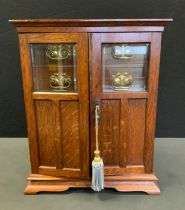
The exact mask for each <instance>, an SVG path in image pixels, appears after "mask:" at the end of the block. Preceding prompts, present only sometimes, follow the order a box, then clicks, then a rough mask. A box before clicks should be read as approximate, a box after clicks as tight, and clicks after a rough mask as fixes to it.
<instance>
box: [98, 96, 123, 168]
mask: <svg viewBox="0 0 185 210" xmlns="http://www.w3.org/2000/svg"><path fill="white" fill-rule="evenodd" d="M119 107H120V101H119V100H102V102H101V120H100V127H99V129H100V151H101V155H102V158H103V160H104V164H105V165H106V166H112V165H113V166H114V165H118V164H119V160H118V149H119V148H118V145H119Z"/></svg>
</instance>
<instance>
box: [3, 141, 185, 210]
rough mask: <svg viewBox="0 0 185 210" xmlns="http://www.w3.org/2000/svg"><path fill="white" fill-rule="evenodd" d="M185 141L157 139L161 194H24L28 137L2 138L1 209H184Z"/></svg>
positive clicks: (77, 191) (27, 159)
mask: <svg viewBox="0 0 185 210" xmlns="http://www.w3.org/2000/svg"><path fill="white" fill-rule="evenodd" d="M184 153H185V141H183V140H182V139H157V140H156V144H155V169H156V172H157V175H158V177H159V179H160V181H159V185H160V188H161V195H160V196H148V195H146V194H144V193H118V192H116V191H114V190H104V191H102V192H100V193H94V192H92V191H91V190H90V189H89V190H88V189H74V190H69V191H67V192H65V193H43V194H38V195H31V196H28V195H27V196H26V195H23V189H24V187H25V184H26V177H27V175H28V172H29V155H28V145H27V139H25V138H17V139H15V138H14V139H10V138H9V139H5V138H1V139H0V210H12V209H13V210H33V209H34V210H59V209H62V210H65V209H70V210H72V209H75V210H91V209H92V210H99V209H101V210H102V209H106V210H109V209H110V210H112V209H122V210H124V209H125V210H135V209H137V210H158V209H161V210H184V209H185V182H184V177H185V155H184Z"/></svg>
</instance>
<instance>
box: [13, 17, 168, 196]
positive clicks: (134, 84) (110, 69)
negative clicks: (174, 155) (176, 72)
mask: <svg viewBox="0 0 185 210" xmlns="http://www.w3.org/2000/svg"><path fill="white" fill-rule="evenodd" d="M170 21H172V20H171V19H138V20H136V19H131V20H129V19H115V20H107V19H103V20H84V19H81V20H75V19H74V20H73V19H69V20H68V19H65V20H63V19H58V20H56V19H54V20H49V19H48V20H45V19H43V20H11V21H10V22H11V23H13V24H15V25H16V27H17V31H18V33H19V41H20V54H21V63H22V76H23V86H24V97H25V104H26V114H27V127H28V137H29V148H30V160H31V174H30V176H29V177H28V181H29V182H28V185H27V187H26V188H25V193H26V194H34V193H37V192H40V191H65V190H67V189H69V188H74V187H90V186H91V162H92V159H93V156H94V154H93V151H94V147H95V116H94V115H95V114H94V108H95V104H96V103H98V104H99V107H100V115H101V116H100V122H99V144H100V151H101V157H102V158H103V161H104V165H105V167H104V174H105V187H106V188H115V189H116V190H118V191H121V192H124V191H144V192H146V193H148V194H159V193H160V190H159V188H158V186H157V185H156V183H155V182H156V181H157V177H156V176H155V174H154V171H153V151H154V133H155V119H156V102H157V88H158V76H159V60H160V48H161V35H162V31H163V30H164V26H165V25H166V24H167V23H168V22H170Z"/></svg>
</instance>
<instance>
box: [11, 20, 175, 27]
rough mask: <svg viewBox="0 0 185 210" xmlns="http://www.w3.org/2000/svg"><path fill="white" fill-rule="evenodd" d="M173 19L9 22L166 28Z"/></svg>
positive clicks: (41, 24)
mask: <svg viewBox="0 0 185 210" xmlns="http://www.w3.org/2000/svg"><path fill="white" fill-rule="evenodd" d="M172 20H173V19H171V18H168V19H27V20H9V22H10V23H13V24H15V25H16V27H18V26H26V27H31V26H36V27H43V26H54V27H57V26H59V27H61V26H68V27H74V26H95V27H97V26H109V27H110V26H165V25H167V24H168V23H169V22H171V21H172Z"/></svg>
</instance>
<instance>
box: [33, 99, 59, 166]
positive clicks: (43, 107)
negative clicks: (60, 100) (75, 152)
mask: <svg viewBox="0 0 185 210" xmlns="http://www.w3.org/2000/svg"><path fill="white" fill-rule="evenodd" d="M35 110H36V120H37V137H38V146H39V160H40V165H41V166H56V150H55V146H56V145H55V142H54V136H53V130H54V127H53V117H52V116H53V111H52V110H53V109H52V101H49V100H46V101H45V100H36V101H35Z"/></svg>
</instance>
